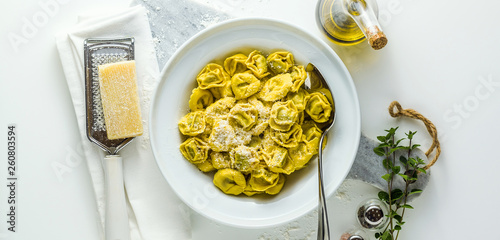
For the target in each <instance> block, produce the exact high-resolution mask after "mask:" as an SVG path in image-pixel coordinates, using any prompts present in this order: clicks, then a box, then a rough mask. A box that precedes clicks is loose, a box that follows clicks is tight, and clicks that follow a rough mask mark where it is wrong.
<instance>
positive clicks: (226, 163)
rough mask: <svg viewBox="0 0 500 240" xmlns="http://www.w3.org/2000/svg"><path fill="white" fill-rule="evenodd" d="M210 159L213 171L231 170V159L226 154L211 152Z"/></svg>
mask: <svg viewBox="0 0 500 240" xmlns="http://www.w3.org/2000/svg"><path fill="white" fill-rule="evenodd" d="M210 159H211V161H212V165H213V166H214V168H215V169H224V168H231V157H230V156H229V153H228V152H212V153H210Z"/></svg>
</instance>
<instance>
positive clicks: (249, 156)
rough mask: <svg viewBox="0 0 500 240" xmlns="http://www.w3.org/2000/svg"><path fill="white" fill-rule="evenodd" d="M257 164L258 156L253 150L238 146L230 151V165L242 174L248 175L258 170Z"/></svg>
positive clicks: (258, 161)
mask: <svg viewBox="0 0 500 240" xmlns="http://www.w3.org/2000/svg"><path fill="white" fill-rule="evenodd" d="M259 163H260V160H259V155H258V154H257V151H256V150H255V149H253V148H250V147H247V146H239V147H236V148H235V149H234V150H232V151H231V164H232V166H233V167H234V168H235V169H237V170H239V171H240V172H242V173H250V172H251V171H252V170H254V169H256V168H258V166H259Z"/></svg>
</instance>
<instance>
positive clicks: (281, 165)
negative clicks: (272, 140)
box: [264, 147, 295, 174]
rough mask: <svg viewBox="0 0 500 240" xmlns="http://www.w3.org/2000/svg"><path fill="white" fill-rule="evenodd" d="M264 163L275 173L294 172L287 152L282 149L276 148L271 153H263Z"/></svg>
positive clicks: (293, 166)
mask: <svg viewBox="0 0 500 240" xmlns="http://www.w3.org/2000/svg"><path fill="white" fill-rule="evenodd" d="M264 161H265V162H266V165H267V166H268V167H269V170H271V171H272V172H275V173H284V174H290V173H292V172H293V171H294V170H295V165H294V163H293V161H292V159H291V158H290V156H289V154H288V150H287V149H286V148H283V147H277V148H274V150H273V151H272V152H270V153H265V154H264Z"/></svg>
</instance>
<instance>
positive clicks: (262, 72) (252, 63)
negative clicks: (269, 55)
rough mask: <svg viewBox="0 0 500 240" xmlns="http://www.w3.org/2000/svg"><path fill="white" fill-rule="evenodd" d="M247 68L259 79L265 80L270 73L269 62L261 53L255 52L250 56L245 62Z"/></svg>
mask: <svg viewBox="0 0 500 240" xmlns="http://www.w3.org/2000/svg"><path fill="white" fill-rule="evenodd" d="M245 64H246V65H247V68H248V69H250V71H252V72H253V74H254V75H255V76H256V77H258V78H263V77H265V76H267V75H269V74H270V73H269V72H268V71H267V60H266V57H264V55H262V54H261V53H260V52H259V51H257V50H255V51H253V52H251V53H250V54H249V55H248V58H247V61H246V62H245Z"/></svg>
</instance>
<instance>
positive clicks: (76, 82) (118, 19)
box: [56, 6, 191, 239]
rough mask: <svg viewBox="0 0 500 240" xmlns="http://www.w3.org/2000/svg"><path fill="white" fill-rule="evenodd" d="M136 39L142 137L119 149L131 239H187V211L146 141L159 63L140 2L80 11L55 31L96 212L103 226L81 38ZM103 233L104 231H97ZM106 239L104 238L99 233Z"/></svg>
mask: <svg viewBox="0 0 500 240" xmlns="http://www.w3.org/2000/svg"><path fill="white" fill-rule="evenodd" d="M120 37H134V38H135V60H136V68H137V70H136V71H137V80H138V88H139V96H140V99H141V110H142V119H143V124H144V134H143V136H140V137H137V138H136V139H134V141H132V143H130V144H129V145H128V146H126V147H125V148H124V149H123V150H121V151H120V155H121V156H122V157H123V175H124V184H125V191H126V195H127V205H128V215H129V224H130V229H131V237H132V239H189V238H190V235H191V232H190V226H189V216H188V215H187V214H189V211H188V210H186V206H185V205H184V204H183V203H182V202H181V201H180V199H179V198H178V197H177V196H176V195H175V193H174V192H173V191H172V189H171V188H170V186H169V185H168V184H167V182H166V181H165V179H164V178H163V176H162V175H161V172H160V171H159V169H158V166H157V165H156V163H155V160H154V157H153V153H152V151H151V148H150V144H149V133H148V115H149V106H150V100H151V97H152V94H153V89H154V87H155V86H156V82H157V81H158V78H157V77H158V75H159V70H158V63H157V59H156V55H155V49H154V45H153V40H152V37H151V30H150V26H149V22H148V17H147V14H146V10H145V9H144V8H143V7H141V6H135V7H130V8H126V9H121V10H113V11H110V12H107V13H105V14H101V15H93V16H90V15H88V16H80V17H79V19H78V24H77V25H75V26H74V27H73V28H72V29H70V30H69V31H67V32H64V33H61V34H58V35H57V36H56V43H57V48H58V51H59V55H60V58H61V62H62V65H63V70H64V74H65V76H66V80H67V83H68V87H69V90H70V94H71V98H72V100H73V104H74V107H75V113H76V118H77V121H78V127H79V130H80V134H81V139H82V146H83V149H84V153H85V158H86V160H87V166H88V169H89V172H90V176H91V179H92V183H93V186H94V192H95V197H96V202H97V210H98V216H99V223H100V224H98V225H99V228H100V230H101V233H103V232H104V231H103V229H104V219H105V216H104V212H105V206H104V205H105V194H104V181H103V180H104V179H103V178H104V171H103V165H102V160H103V158H104V155H105V153H104V151H102V150H101V149H100V148H98V147H97V146H96V145H94V144H93V143H90V141H89V140H88V139H87V136H86V127H85V121H86V114H85V90H84V86H85V79H84V71H83V68H84V64H83V42H84V40H85V39H86V38H120ZM101 235H102V236H104V235H103V234H101ZM102 238H104V237H102Z"/></svg>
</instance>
